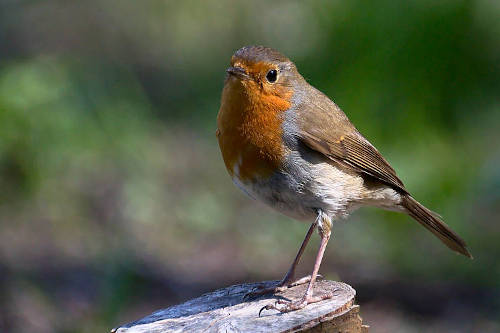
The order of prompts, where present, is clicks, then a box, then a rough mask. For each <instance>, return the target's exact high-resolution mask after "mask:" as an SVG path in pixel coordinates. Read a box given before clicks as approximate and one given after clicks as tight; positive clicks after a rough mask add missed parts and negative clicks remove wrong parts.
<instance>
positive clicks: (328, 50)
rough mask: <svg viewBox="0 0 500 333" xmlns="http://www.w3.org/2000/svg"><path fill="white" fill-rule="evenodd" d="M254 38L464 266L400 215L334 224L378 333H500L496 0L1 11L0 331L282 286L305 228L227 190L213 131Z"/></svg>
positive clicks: (330, 259) (101, 5) (42, 6)
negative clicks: (364, 144) (397, 182)
mask: <svg viewBox="0 0 500 333" xmlns="http://www.w3.org/2000/svg"><path fill="white" fill-rule="evenodd" d="M248 44H263V45H266V46H271V47H273V48H276V49H278V50H280V51H281V52H283V53H284V54H286V55H287V56H289V57H290V58H291V59H292V60H294V61H295V62H296V64H297V66H298V68H299V70H300V72H301V73H302V74H303V75H304V77H305V78H306V79H307V80H308V81H309V82H310V83H311V84H312V85H314V86H316V87H317V88H319V89H320V90H322V91H323V92H325V93H326V94H327V95H329V96H330V97H332V98H333V99H334V100H335V101H336V102H337V104H339V105H340V106H341V107H342V108H343V109H344V111H345V112H346V114H347V115H348V116H349V117H350V119H351V120H352V121H353V122H354V124H355V125H356V126H357V127H358V129H359V130H360V131H361V132H362V133H364V134H365V136H366V137H367V138H368V139H369V140H370V141H371V142H372V143H373V144H374V145H375V146H377V147H378V148H379V150H380V151H381V152H382V153H383V154H384V155H385V156H386V158H387V159H388V160H389V161H390V162H391V164H392V165H393V166H394V168H395V169H396V170H397V171H398V174H399V175H400V177H401V178H402V179H403V180H404V182H405V184H406V185H407V188H408V189H409V190H410V191H411V192H412V193H414V196H415V197H416V198H417V199H419V200H420V201H421V202H422V203H424V204H426V205H427V206H428V207H429V208H431V209H433V210H436V211H437V212H439V213H440V214H442V216H443V218H444V219H445V220H446V221H447V222H448V223H449V224H450V225H451V226H452V227H453V228H454V229H455V230H456V231H457V232H458V233H459V234H460V235H462V236H463V237H464V238H465V239H466V240H467V242H468V244H469V248H470V250H471V252H472V253H473V255H474V256H475V259H474V260H473V261H471V260H467V259H466V258H464V257H461V256H457V255H455V254H454V253H452V252H451V251H449V250H448V249H447V248H445V246H443V245H442V244H440V243H439V241H437V240H436V239H435V237H433V236H432V235H431V234H430V233H429V232H427V231H426V230H425V229H423V228H422V227H420V226H419V225H418V224H417V223H414V222H413V221H412V220H411V219H410V218H408V217H406V216H403V215H399V214H397V213H391V212H384V211H381V210H377V209H369V208H365V209H361V210H359V211H358V212H356V213H354V214H353V215H352V216H351V217H350V218H349V219H348V220H347V221H339V222H338V223H337V224H336V226H335V228H334V230H333V239H332V241H331V242H330V244H329V247H328V249H327V253H326V258H325V260H324V261H323V265H322V268H321V272H322V273H323V274H324V275H325V276H326V277H327V278H331V279H339V280H342V281H345V282H347V283H349V284H351V285H352V286H353V287H354V288H356V289H357V291H358V302H359V304H360V305H361V312H362V316H363V317H364V320H365V322H366V323H368V324H370V325H371V326H372V330H371V331H370V332H422V331H426V332H498V331H499V330H500V320H499V318H500V300H499V299H500V263H499V255H500V238H499V236H500V223H499V222H500V221H499V217H500V3H499V2H498V1H495V0H482V1H451V0H449V1H407V2H404V3H403V2H398V1H388V0H387V1H360V0H355V1H308V2H306V1H286V2H285V1H275V2H267V1H256V2H250V1H229V0H226V1H183V2H181V1H176V2H174V1H125V0H121V1H118V0H114V1H104V0H93V1H63V0H61V1H14V0H0V309H1V311H0V331H2V332H98V331H108V330H109V329H111V328H112V327H114V326H116V325H118V324H120V323H125V322H127V321H131V320H134V319H137V318H139V317H141V316H144V315H147V314H149V313H150V312H152V311H154V310H156V309H159V308H162V307H166V306H168V305H171V304H175V303H177V302H181V301H183V300H186V299H189V298H192V297H194V296H197V295H199V294H201V293H203V292H208V291H210V290H213V289H215V288H220V287H224V286H227V285H229V284H233V283H241V282H249V281H259V280H265V279H279V278H281V276H282V275H283V274H284V273H285V271H286V270H287V268H288V265H289V264H290V262H291V260H292V258H293V257H294V255H295V253H296V251H297V249H298V247H299V245H300V242H301V241H302V238H303V236H304V235H305V232H306V230H307V228H308V225H306V224H303V223H300V222H296V221H292V220H290V219H288V218H286V217H284V216H282V215H279V214H278V213H275V212H273V211H271V210H270V209H268V208H264V206H262V205H261V204H259V203H256V202H254V201H252V200H251V199H249V198H247V197H245V196H244V194H242V193H240V192H239V191H238V189H237V188H236V187H235V186H233V185H232V183H231V180H230V177H229V176H228V175H227V173H226V171H225V168H224V165H223V162H222V159H221V156H220V153H219V150H218V147H217V143H216V139H215V135H214V132H215V127H216V126H215V118H216V114H217V111H218V107H219V99H220V93H221V90H222V85H223V81H224V76H225V68H226V67H227V65H228V63H229V58H230V56H231V55H232V53H233V52H234V51H235V50H236V49H238V48H240V47H241V46H244V45H248ZM317 245H318V237H317V236H316V235H315V236H314V239H313V241H312V242H311V244H310V246H309V248H308V250H307V252H306V254H305V257H304V259H303V261H302V263H301V266H300V269H299V271H300V273H301V274H308V273H309V271H310V270H311V269H312V265H313V261H314V256H315V252H316V248H317Z"/></svg>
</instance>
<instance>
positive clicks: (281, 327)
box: [112, 280, 368, 333]
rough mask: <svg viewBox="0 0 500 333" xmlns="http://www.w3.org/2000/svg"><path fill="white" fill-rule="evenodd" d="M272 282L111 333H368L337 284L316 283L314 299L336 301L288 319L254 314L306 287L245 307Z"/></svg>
mask: <svg viewBox="0 0 500 333" xmlns="http://www.w3.org/2000/svg"><path fill="white" fill-rule="evenodd" d="M273 283H276V281H266V282H260V283H250V284H241V285H235V286H231V287H227V288H224V289H219V290H216V291H214V292H211V293H208V294H205V295H202V296H200V297H198V298H195V299H191V300H189V301H187V302H185V303H182V304H179V305H174V306H171V307H169V308H166V309H163V310H159V311H156V312H154V313H153V314H151V315H149V316H147V317H145V318H143V319H140V320H137V321H135V322H132V323H129V324H126V325H123V326H120V327H117V328H115V329H113V330H112V332H116V333H143V332H315V333H319V332H342V333H362V332H368V328H367V326H363V325H362V321H361V317H360V316H359V306H357V305H355V304H354V296H355V295H356V291H355V290H354V289H353V288H352V287H351V286H349V285H347V284H345V283H342V282H334V281H327V280H321V281H317V283H316V285H315V288H314V292H315V294H317V295H319V294H321V293H324V292H328V291H335V297H334V298H332V299H328V300H324V301H322V302H319V303H314V304H309V305H307V306H306V307H305V308H304V309H301V310H298V311H293V312H290V313H280V312H278V311H275V310H264V311H263V312H262V315H261V317H259V310H260V309H261V308H262V307H264V306H265V305H267V304H269V303H273V302H275V301H276V300H277V299H279V298H281V299H286V300H292V301H294V300H299V299H300V298H301V297H302V295H303V294H304V292H305V288H306V287H307V285H300V286H296V287H293V288H290V289H288V290H286V291H284V292H282V293H279V294H276V295H264V296H261V297H259V298H257V299H253V300H250V301H245V300H243V296H244V295H245V294H246V293H248V292H249V291H252V290H254V288H256V287H258V286H262V285H265V286H271V285H272V284H273Z"/></svg>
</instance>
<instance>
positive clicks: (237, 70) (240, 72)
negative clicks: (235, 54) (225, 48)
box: [226, 66, 249, 79]
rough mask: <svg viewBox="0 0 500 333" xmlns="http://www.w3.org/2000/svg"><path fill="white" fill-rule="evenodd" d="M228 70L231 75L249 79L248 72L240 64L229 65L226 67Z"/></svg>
mask: <svg viewBox="0 0 500 333" xmlns="http://www.w3.org/2000/svg"><path fill="white" fill-rule="evenodd" d="M226 72H227V73H228V74H229V75H234V76H236V77H238V78H240V79H248V78H249V76H248V73H247V72H246V71H245V70H244V69H243V68H241V67H239V66H235V67H229V68H228V69H226Z"/></svg>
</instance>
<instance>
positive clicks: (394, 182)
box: [216, 46, 472, 312]
mask: <svg viewBox="0 0 500 333" xmlns="http://www.w3.org/2000/svg"><path fill="white" fill-rule="evenodd" d="M217 126H218V129H217V131H216V135H217V139H218V141H219V146H220V150H221V153H222V157H223V159H224V163H225V165H226V168H227V170H228V172H229V174H230V176H231V177H232V179H233V182H234V183H235V184H236V185H237V186H238V187H239V188H240V189H241V190H243V191H244V192H245V193H247V194H248V195H249V196H250V197H252V198H255V199H257V200H260V201H262V202H264V203H266V204H267V205H269V206H271V207H272V208H274V209H276V210H278V211H280V212H281V213H283V214H285V215H287V216H289V217H292V218H295V219H298V220H302V221H312V224H311V226H310V228H309V231H308V232H307V234H306V237H305V239H304V241H303V242H302V245H301V247H300V249H299V251H298V253H297V255H296V257H295V260H294V261H293V263H292V265H291V267H290V269H289V270H288V272H287V273H286V275H285V276H284V278H283V279H282V280H281V281H280V282H279V283H278V284H277V285H276V286H274V287H272V288H267V289H263V290H259V291H255V292H254V294H260V293H268V292H278V291H282V290H284V289H286V288H288V287H290V286H292V285H297V284H298V283H308V286H307V290H306V292H305V294H304V296H303V298H302V299H301V300H300V301H298V302H284V301H278V302H277V303H275V304H270V305H268V306H266V307H265V309H276V310H279V311H281V312H288V311H293V310H297V309H301V308H303V307H305V306H306V305H307V304H310V303H314V302H318V301H321V300H324V299H326V298H330V297H333V295H332V294H326V295H321V296H315V295H313V286H314V283H315V281H316V278H317V276H318V270H319V267H320V264H321V260H322V258H323V254H324V251H325V248H326V245H327V243H328V240H329V239H330V235H331V228H332V221H334V220H337V219H339V218H343V217H347V216H348V215H349V213H351V212H352V211H353V210H355V209H357V208H359V207H361V206H375V207H379V208H383V209H386V210H392V211H397V212H401V213H404V214H407V215H409V216H411V217H412V218H414V219H415V220H416V221H417V222H419V223H420V224H421V225H423V226H424V227H425V228H426V229H427V230H429V231H430V232H432V233H433V234H434V235H435V236H437V238H439V239H440V240H441V241H442V242H443V243H444V244H445V245H446V246H448V247H449V248H450V249H452V250H453V251H456V252H458V253H460V254H463V255H465V256H467V257H469V258H472V256H471V254H470V253H469V251H468V250H467V247H466V244H465V242H464V241H463V240H462V238H460V237H459V236H458V235H457V234H456V233H455V232H454V231H453V230H451V229H450V227H448V226H447V225H446V224H445V223H444V222H443V221H442V220H441V219H440V218H439V216H438V215H437V214H436V213H434V212H432V211H431V210H429V209H427V208H426V207H424V206H423V205H422V204H420V203H419V202H418V201H416V200H415V199H414V198H413V197H412V196H411V194H410V193H409V192H408V190H407V189H406V188H405V186H404V184H403V182H402V181H401V180H400V179H399V178H398V176H397V175H396V172H395V171H394V169H393V168H392V167H391V166H390V165H389V163H388V162H387V161H386V160H385V158H384V157H382V155H381V154H380V153H379V151H378V150H377V149H376V148H375V147H374V146H373V145H372V144H371V143H370V142H369V141H368V140H367V139H365V137H363V135H361V133H360V132H359V131H358V130H357V129H356V128H355V127H354V125H353V124H352V123H351V122H350V121H349V119H348V118H347V116H346V115H345V114H344V112H343V111H342V110H341V109H340V108H339V107H338V106H337V105H336V104H335V103H334V102H333V101H332V100H331V99H329V98H328V97H327V96H326V95H324V94H323V93H322V92H320V91H319V90H317V89H316V88H314V87H313V86H311V85H309V84H308V83H307V82H306V80H305V79H304V78H303V77H302V76H301V75H300V73H299V72H298V71H297V68H296V66H295V64H294V63H293V62H292V61H290V59H288V58H287V57H285V56H284V55H282V54H281V53H279V52H278V51H276V50H273V49H271V48H267V47H263V46H246V47H243V48H241V49H239V50H238V51H236V53H235V54H234V55H233V56H232V57H231V64H230V67H229V68H228V69H227V77H226V80H225V83H224V89H223V91H222V98H221V106H220V110H219V114H218V116H217ZM316 228H317V229H318V232H319V235H320V237H321V243H320V246H319V250H318V254H317V256H316V260H315V263H314V268H313V271H312V274H311V275H310V276H308V277H306V278H303V279H300V280H298V281H294V278H295V268H296V266H297V264H298V262H299V260H300V257H301V255H302V253H303V251H304V249H305V247H306V246H307V243H308V241H309V239H310V237H311V234H312V233H313V232H314V230H315V229H316Z"/></svg>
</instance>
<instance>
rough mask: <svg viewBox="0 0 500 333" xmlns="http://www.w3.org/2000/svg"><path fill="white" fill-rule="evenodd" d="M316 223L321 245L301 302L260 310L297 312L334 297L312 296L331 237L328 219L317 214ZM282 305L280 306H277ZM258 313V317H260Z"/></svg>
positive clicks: (321, 213) (279, 301)
mask: <svg viewBox="0 0 500 333" xmlns="http://www.w3.org/2000/svg"><path fill="white" fill-rule="evenodd" d="M316 220H317V221H318V232H319V234H320V236H321V243H320V245H319V250H318V255H317V256H316V261H315V262H314V269H313V272H312V274H311V279H310V281H309V285H308V286H307V290H306V292H305V294H304V296H303V297H302V299H301V300H299V301H298V302H289V301H283V300H278V301H276V303H274V304H269V305H266V306H265V307H263V308H262V309H261V310H260V312H262V310H264V309H265V310H270V309H275V310H278V311H280V312H290V311H294V310H299V309H302V308H304V307H305V306H306V305H307V304H310V303H316V302H320V301H322V300H325V299H328V298H332V297H333V296H334V293H326V294H323V295H321V296H316V297H315V296H313V288H314V282H316V276H317V275H318V271H319V267H320V265H321V261H322V260H323V254H324V253H325V249H326V245H327V244H328V240H329V239H330V235H331V225H332V224H331V220H330V218H329V217H328V216H327V215H326V214H324V213H323V212H321V211H320V212H319V213H318V218H317V219H316ZM279 305H282V306H279ZM260 312H259V315H260Z"/></svg>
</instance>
